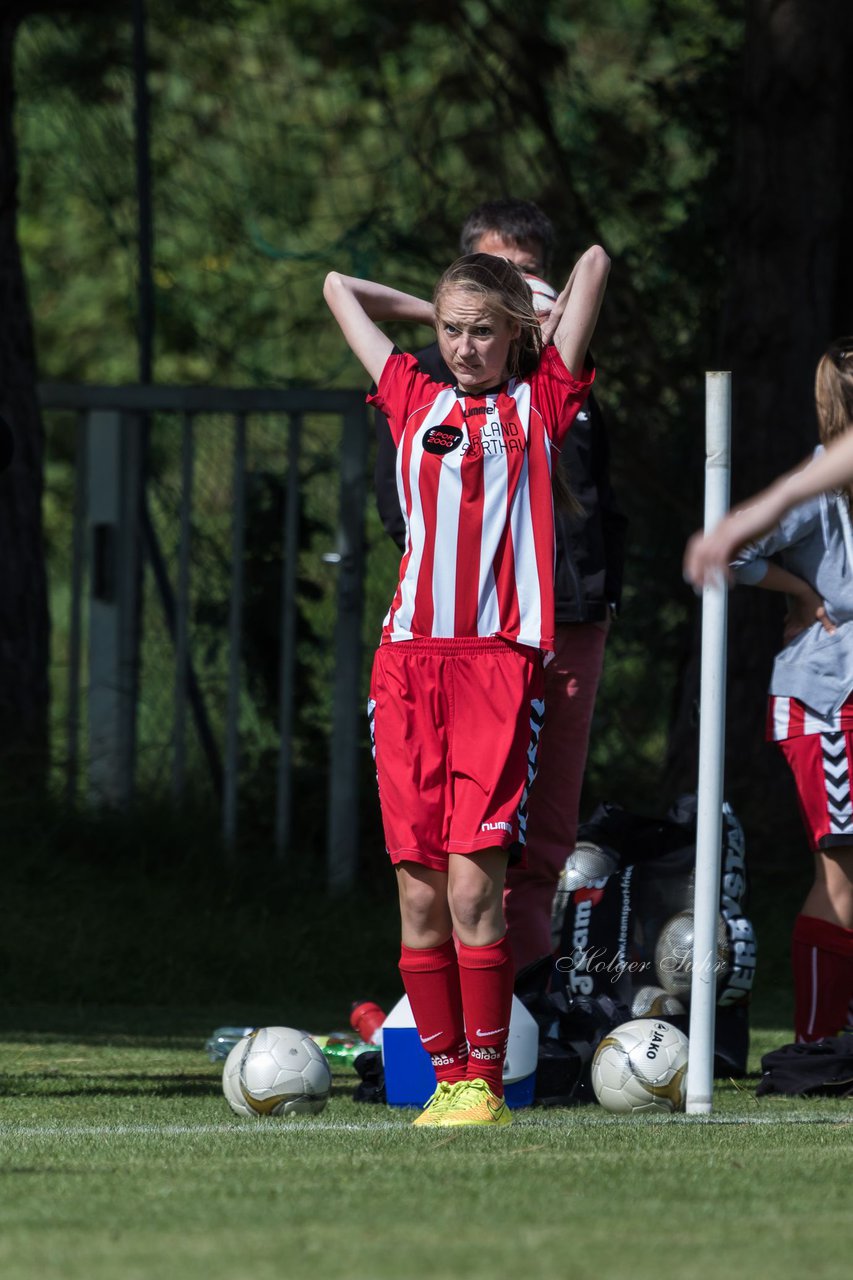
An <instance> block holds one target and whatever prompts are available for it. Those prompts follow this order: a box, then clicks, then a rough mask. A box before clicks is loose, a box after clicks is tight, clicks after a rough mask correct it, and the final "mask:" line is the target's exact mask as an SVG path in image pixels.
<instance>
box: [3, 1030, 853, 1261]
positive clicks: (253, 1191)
mask: <svg viewBox="0 0 853 1280" xmlns="http://www.w3.org/2000/svg"><path fill="white" fill-rule="evenodd" d="M216 1013H217V1011H216V1010H213V1017H212V1018H211V1017H208V1016H207V1014H206V1012H205V1010H198V1009H196V1010H189V1011H188V1010H183V1011H180V1010H159V1011H157V1010H130V1009H126V1010H107V1011H100V1012H98V1011H92V1010H89V1011H87V1012H86V1014H85V1016H84V1015H83V1014H82V1013H81V1011H80V1010H76V1011H75V1010H68V1009H66V1010H65V1011H57V1010H53V1011H51V1010H49V1009H47V1008H45V1007H42V1008H29V1009H28V1008H18V1009H6V1010H0V1026H2V1028H3V1031H2V1033H0V1087H2V1095H3V1096H2V1102H0V1105H2V1123H0V1177H2V1196H0V1276H2V1277H3V1280H22V1278H24V1277H26V1278H27V1280H36V1278H38V1280H54V1278H55V1277H62V1278H63V1280H83V1278H84V1277H85V1280H149V1278H151V1277H165V1278H167V1280H171V1277H175V1278H177V1277H181V1278H182V1280H202V1278H203V1277H204V1278H205V1280H243V1277H245V1278H246V1280H249V1278H250V1277H251V1278H252V1280H267V1277H269V1278H270V1280H272V1278H273V1277H275V1280H301V1278H302V1277H319V1278H321V1280H326V1278H328V1280H336V1278H337V1277H347V1278H350V1277H351V1278H352V1280H372V1278H375V1280H386V1278H387V1280H406V1278H408V1277H435V1278H436V1280H440V1278H443V1277H448V1278H449V1277H463V1276H464V1277H471V1278H472V1280H474V1278H479V1277H483V1280H485V1278H486V1277H488V1278H490V1280H493V1278H494V1277H498V1278H499V1280H502V1278H503V1277H516V1276H518V1277H527V1276H529V1277H539V1276H541V1277H551V1276H554V1277H560V1276H571V1277H576V1280H600V1278H601V1277H607V1278H609V1277H614V1278H616V1277H623V1276H624V1277H627V1278H630V1280H660V1278H661V1277H663V1278H665V1280H666V1278H668V1277H675V1276H677V1277H684V1278H685V1280H691V1278H693V1277H702V1278H703V1280H704V1277H718V1276H720V1275H721V1274H738V1275H742V1276H745V1277H750V1278H752V1277H764V1276H767V1277H770V1276H781V1277H788V1276H790V1277H795V1276H796V1277H799V1276H801V1275H803V1274H806V1273H808V1274H811V1275H815V1276H821V1277H839V1278H840V1277H842V1276H843V1277H845V1278H846V1277H847V1276H849V1274H850V1266H851V1262H850V1258H851V1214H850V1207H849V1187H850V1177H851V1173H853V1102H850V1101H830V1100H815V1101H808V1102H806V1101H788V1100H784V1099H762V1100H756V1098H755V1096H754V1087H755V1079H754V1077H753V1078H749V1079H747V1080H746V1081H741V1082H738V1084H737V1085H735V1084H734V1083H733V1082H721V1083H720V1084H719V1086H718V1089H717V1093H716V1098H715V1108H714V1113H713V1115H712V1116H711V1117H710V1118H690V1117H685V1116H677V1117H672V1118H668V1117H661V1118H657V1117H653V1118H640V1119H630V1118H628V1119H624V1118H619V1117H615V1116H609V1115H607V1114H605V1113H604V1112H603V1111H601V1109H600V1108H598V1107H581V1108H574V1109H553V1110H542V1109H533V1110H529V1111H524V1112H519V1113H517V1115H516V1121H515V1123H514V1125H513V1126H512V1127H511V1128H510V1129H501V1130H500V1131H497V1132H492V1131H489V1132H482V1131H478V1130H465V1131H456V1132H451V1133H448V1132H443V1131H441V1130H437V1131H429V1130H421V1129H412V1128H411V1124H410V1120H411V1118H412V1113H411V1112H407V1111H402V1110H395V1109H389V1108H385V1107H378V1106H368V1105H363V1104H361V1105H360V1104H356V1103H354V1102H353V1101H352V1099H351V1093H352V1087H353V1083H354V1077H352V1076H350V1075H348V1074H340V1075H337V1076H336V1077H335V1080H334V1092H333V1096H332V1099H331V1101H330V1103H329V1105H328V1107H327V1108H326V1110H325V1111H324V1112H323V1114H322V1115H321V1116H319V1117H316V1118H312V1119H302V1120H277V1119H268V1120H257V1121H256V1120H250V1119H245V1120H243V1119H240V1118H238V1117H236V1116H233V1115H232V1113H231V1112H230V1110H229V1109H228V1108H227V1105H226V1103H225V1101H224V1099H223V1097H222V1095H221V1091H220V1067H219V1066H217V1065H215V1064H212V1063H210V1062H209V1061H208V1059H207V1057H206V1055H205V1053H204V1052H203V1048H202V1046H203V1041H204V1038H205V1035H206V1034H207V1033H208V1032H209V1031H210V1030H212V1027H213V1023H214V1021H215V1018H216ZM39 1025H40V1026H42V1027H49V1026H55V1027H56V1029H55V1030H53V1031H45V1030H42V1031H36V1030H34V1029H33V1028H34V1027H36V1026H39ZM84 1026H85V1027H88V1028H90V1029H89V1030H85V1031H84V1030H82V1029H81V1028H82V1027H84ZM92 1028H93V1029H92ZM787 1038H788V1037H787V1034H786V1033H785V1032H782V1031H773V1030H772V1029H771V1030H761V1031H759V1032H758V1033H757V1034H755V1035H754V1037H753V1041H754V1044H753V1058H754V1061H755V1064H756V1065H757V1060H758V1055H760V1053H761V1052H763V1051H764V1050H765V1049H766V1048H769V1047H771V1046H772V1045H775V1044H778V1043H780V1042H782V1041H784V1040H785V1039H787Z"/></svg>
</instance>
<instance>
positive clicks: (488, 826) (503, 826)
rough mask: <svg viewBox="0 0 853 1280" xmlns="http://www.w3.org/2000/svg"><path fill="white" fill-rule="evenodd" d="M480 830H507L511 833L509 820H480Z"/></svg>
mask: <svg viewBox="0 0 853 1280" xmlns="http://www.w3.org/2000/svg"><path fill="white" fill-rule="evenodd" d="M480 830H481V831H509V832H510V834H512V823H511V822H481V823H480Z"/></svg>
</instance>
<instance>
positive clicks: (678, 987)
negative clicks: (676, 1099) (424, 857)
mask: <svg viewBox="0 0 853 1280" xmlns="http://www.w3.org/2000/svg"><path fill="white" fill-rule="evenodd" d="M695 866H696V797H695V796H694V795H687V796H683V797H681V799H680V800H679V801H678V803H677V804H676V805H674V806H673V808H672V809H671V810H670V811H669V812H668V813H667V814H666V816H665V817H664V818H647V817H643V816H641V815H638V814H632V813H628V812H626V811H625V810H624V809H621V808H619V807H618V806H617V805H612V804H603V805H600V806H599V807H598V809H596V810H595V812H594V813H593V815H592V817H591V818H590V820H589V821H588V822H586V823H584V824H583V825H582V826H581V827H580V828H579V830H578V841H577V845H576V847H575V849H574V851H573V853H572V854H571V855H570V856H569V858H568V859H567V862H566V866H565V868H564V871H563V873H562V875H561V878H560V885H559V886H558V890H557V894H556V896H555V901H554V917H553V924H554V931H555V934H556V937H557V938H558V945H557V950H556V955H555V960H554V970H555V972H554V978H553V983H554V985H556V986H558V987H559V988H560V989H562V990H564V991H565V992H566V993H567V995H569V996H581V995H582V996H588V997H598V996H602V995H610V996H611V997H613V998H614V999H617V1000H620V1001H622V1002H624V1003H625V1004H627V1005H628V1006H629V1007H630V1009H631V1015H632V1016H633V1017H644V1016H652V1017H660V1018H665V1019H666V1020H667V1021H668V1022H672V1023H673V1025H675V1026H678V1027H680V1029H682V1030H685V1031H686V1030H687V1024H688V1021H689V1018H688V1009H689V1003H690V989H691V981H692V966H693V886H694V877H695ZM747 890H748V882H747V873H746V859H745V845H744V835H743V828H742V827H741V825H740V822H739V821H738V819H737V818H736V816H735V814H734V813H733V811H732V810H731V808H730V807H729V805H727V804H726V805H724V807H723V832H722V849H721V871H720V901H719V925H718V935H717V947H716V954H715V955H714V956H713V957H708V959H707V962H708V963H712V964H713V965H714V967H715V970H716V976H717V1026H716V1054H715V1072H716V1074H718V1075H743V1074H744V1073H745V1071H746V1060H747V1053H748V1048H749V1013H748V1007H749V999H750V993H751V990H752V984H753V980H754V977H755V955H756V947H755V935H754V931H753V928H752V924H751V922H750V920H749V919H748V917H747V916H746V915H745V912H744V907H745V903H746V896H747Z"/></svg>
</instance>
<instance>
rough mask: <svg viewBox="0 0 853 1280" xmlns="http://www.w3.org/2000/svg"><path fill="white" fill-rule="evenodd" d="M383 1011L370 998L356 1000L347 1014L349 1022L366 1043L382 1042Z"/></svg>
mask: <svg viewBox="0 0 853 1280" xmlns="http://www.w3.org/2000/svg"><path fill="white" fill-rule="evenodd" d="M386 1016H387V1015H386V1014H385V1011H384V1010H383V1009H380V1007H379V1005H378V1004H374V1003H373V1001H372V1000H356V1001H355V1003H354V1004H353V1006H352V1013H351V1014H350V1016H349V1020H350V1023H351V1024H352V1026H353V1028H354V1030H355V1031H357V1032H358V1034H359V1036H360V1037H361V1039H362V1040H364V1041H366V1042H367V1043H368V1044H374V1045H380V1044H381V1043H382V1023H383V1022H384V1021H385V1018H386Z"/></svg>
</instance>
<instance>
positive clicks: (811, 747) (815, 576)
mask: <svg viewBox="0 0 853 1280" xmlns="http://www.w3.org/2000/svg"><path fill="white" fill-rule="evenodd" d="M815 400H816V405H817V416H818V425H819V432H820V439H821V444H822V445H823V446H826V449H825V450H824V449H823V448H820V449H818V450H817V453H816V456H815V460H814V461H813V462H811V463H808V464H807V465H806V466H805V467H804V468H801V469H800V470H798V471H795V472H793V473H791V474H790V475H788V476H786V477H784V478H783V479H782V480H781V481H777V483H776V484H775V485H773V486H771V488H770V489H768V490H766V491H765V493H763V494H762V495H760V496H759V498H758V499H757V500H756V501H754V502H750V503H746V504H744V505H743V506H742V507H741V508H740V509H738V510H736V511H734V512H732V513H731V514H730V515H729V516H727V517H725V519H724V520H723V521H721V523H720V524H719V525H718V526H717V528H716V529H715V530H714V531H713V532H712V533H711V534H710V535H709V537H707V538H702V537H699V536H698V535H697V537H696V538H694V539H693V540H692V541H691V543H690V544H689V545H688V549H687V554H686V556H685V574H686V576H687V577H688V579H689V580H691V581H693V582H695V583H701V582H704V581H705V580H707V578H708V577H709V576H710V575H711V573H713V572H719V571H720V569H721V568H722V567H723V566H724V565H725V571H726V572H733V574H734V577H735V579H736V581H739V582H745V583H750V584H753V585H756V586H761V587H766V588H768V589H769V590H771V591H783V592H785V593H786V595H787V596H788V597H789V609H788V615H787V618H786V626H785V634H784V640H785V648H784V649H783V650H782V652H781V653H780V654H779V655H778V656H777V658H776V662H775V664H774V667H773V676H772V679H771V683H770V707H769V716H768V736H770V737H771V738H773V739H775V740H776V741H777V742H778V743H779V745H780V747H781V749H782V751H783V753H784V755H785V758H786V759H787V761H788V764H789V766H790V768H791V771H792V773H793V775H794V780H795V782H796V786H797V795H798V798H799V802H800V810H801V812H802V816H803V821H804V823H805V826H806V830H807V832H808V835H809V840H810V843H811V847H812V850H813V853H814V882H813V884H812V887H811V889H810V891H809V893H808V895H807V897H806V900H805V903H804V904H803V907H802V910H801V912H800V914H799V916H798V917H797V920H796V922H795V924H794V936H793V946H792V964H793V972H794V1033H795V1036H796V1039H797V1040H798V1041H809V1040H818V1039H820V1038H821V1037H823V1036H828V1035H835V1034H836V1033H837V1032H839V1031H840V1030H842V1028H843V1027H844V1026H845V1025H846V1023H847V1020H848V1016H849V1008H850V1004H851V1001H853V805H851V773H853V524H851V515H850V501H851V496H853V490H852V489H851V481H853V431H851V430H850V428H851V425H853V338H845V339H842V340H841V341H839V342H835V343H833V344H832V346H831V347H830V348H829V350H828V351H827V353H826V354H825V355H824V356H823V358H822V359H821V361H820V363H819V364H818V367H817V375H816V378H815ZM830 485H834V486H837V487H835V488H834V489H833V490H832V491H831V492H829V493H824V492H822V491H823V490H825V489H826V488H828V487H829V486H830ZM816 495H817V496H816ZM804 499H809V500H808V501H804ZM795 504H796V505H795ZM768 524H774V525H775V527H773V528H771V530H770V532H768V533H767V534H766V536H765V537H764V538H763V539H762V540H761V541H760V542H758V543H750V544H749V545H747V546H746V548H745V549H744V550H743V551H742V552H741V554H740V556H739V558H738V559H737V560H735V561H734V563H733V565H732V569H731V570H729V568H728V558H730V557H731V556H732V555H733V553H734V551H735V550H736V549H737V548H738V547H740V546H742V545H743V543H744V542H745V540H746V539H747V538H749V537H751V536H754V535H755V533H756V532H758V531H763V530H765V529H766V528H767V526H768ZM721 557H725V559H721Z"/></svg>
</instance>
